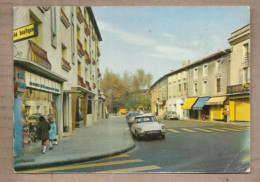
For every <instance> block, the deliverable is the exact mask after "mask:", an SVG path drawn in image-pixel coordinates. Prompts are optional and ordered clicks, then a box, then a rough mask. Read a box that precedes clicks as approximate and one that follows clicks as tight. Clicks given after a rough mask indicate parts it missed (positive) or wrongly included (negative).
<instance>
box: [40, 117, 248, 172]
mask: <svg viewBox="0 0 260 182" xmlns="http://www.w3.org/2000/svg"><path fill="white" fill-rule="evenodd" d="M162 122H163V123H164V124H165V125H166V128H167V133H166V138H165V139H164V140H162V139H155V140H141V141H135V142H136V147H135V148H134V149H133V150H132V151H130V152H128V153H125V154H122V155H119V156H114V157H112V158H111V157H110V158H106V159H101V160H97V161H92V162H87V163H81V164H76V165H68V166H62V167H57V168H50V169H42V171H38V172H116V173H120V172H200V173H239V172H245V171H246V170H247V169H248V168H249V161H250V151H249V146H250V144H249V139H250V131H249V128H248V127H245V126H238V125H224V124H217V123H206V122H197V121H175V120H172V121H162Z"/></svg>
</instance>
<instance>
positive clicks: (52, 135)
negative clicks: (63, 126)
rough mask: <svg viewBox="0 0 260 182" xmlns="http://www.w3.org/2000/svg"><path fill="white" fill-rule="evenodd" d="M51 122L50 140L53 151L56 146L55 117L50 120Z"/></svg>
mask: <svg viewBox="0 0 260 182" xmlns="http://www.w3.org/2000/svg"><path fill="white" fill-rule="evenodd" d="M48 120H49V122H50V126H51V129H50V130H49V140H50V150H52V149H53V145H56V141H57V139H56V124H55V122H54V119H53V117H49V118H48Z"/></svg>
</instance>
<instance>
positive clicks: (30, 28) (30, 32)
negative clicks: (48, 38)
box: [13, 24, 38, 42]
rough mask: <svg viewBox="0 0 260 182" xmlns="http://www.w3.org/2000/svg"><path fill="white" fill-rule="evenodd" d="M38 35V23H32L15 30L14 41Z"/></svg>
mask: <svg viewBox="0 0 260 182" xmlns="http://www.w3.org/2000/svg"><path fill="white" fill-rule="evenodd" d="M37 36H38V24H30V25H27V26H24V27H21V28H18V29H15V30H14V31H13V41H14V42H18V41H21V40H25V39H29V38H32V37H37Z"/></svg>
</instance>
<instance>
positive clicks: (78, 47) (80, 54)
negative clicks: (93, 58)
mask: <svg viewBox="0 0 260 182" xmlns="http://www.w3.org/2000/svg"><path fill="white" fill-rule="evenodd" d="M77 42H78V44H77V50H78V53H79V56H80V57H82V56H84V55H85V51H84V50H83V46H82V44H81V42H80V41H79V39H77Z"/></svg>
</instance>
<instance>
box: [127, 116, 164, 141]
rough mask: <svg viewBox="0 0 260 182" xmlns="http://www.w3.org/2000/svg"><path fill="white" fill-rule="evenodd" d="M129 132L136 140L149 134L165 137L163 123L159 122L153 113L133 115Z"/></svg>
mask: <svg viewBox="0 0 260 182" xmlns="http://www.w3.org/2000/svg"><path fill="white" fill-rule="evenodd" d="M131 133H132V135H133V136H134V137H135V138H136V139H137V140H139V139H141V138H144V137H149V136H160V137H161V138H162V139H165V125H164V124H161V123H159V122H158V120H157V119H156V117H155V116H154V115H153V114H144V115H140V116H136V117H135V119H134V122H133V124H132V126H131Z"/></svg>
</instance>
